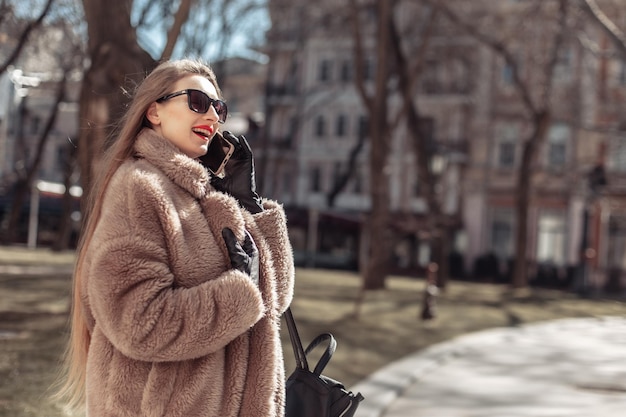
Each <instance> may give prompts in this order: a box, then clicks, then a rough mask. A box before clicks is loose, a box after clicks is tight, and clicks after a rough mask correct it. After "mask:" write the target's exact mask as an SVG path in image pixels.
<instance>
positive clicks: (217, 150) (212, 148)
mask: <svg viewBox="0 0 626 417" xmlns="http://www.w3.org/2000/svg"><path fill="white" fill-rule="evenodd" d="M234 151H235V146H234V145H233V144H232V143H230V142H229V141H227V140H226V139H224V137H223V136H222V134H221V133H220V132H216V133H215V136H213V139H211V142H210V143H209V150H208V151H207V153H206V154H205V155H203V156H201V157H200V162H202V164H203V165H204V166H206V167H207V168H208V170H209V171H210V172H211V174H213V175H215V176H217V177H219V178H224V175H225V174H226V172H225V170H224V167H225V166H226V163H227V162H228V160H229V159H230V157H231V156H232V154H233V152H234Z"/></svg>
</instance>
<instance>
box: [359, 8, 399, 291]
mask: <svg viewBox="0 0 626 417" xmlns="http://www.w3.org/2000/svg"><path fill="white" fill-rule="evenodd" d="M390 12H391V0H379V1H378V28H377V33H378V35H377V36H378V39H377V46H376V61H377V67H376V93H375V100H374V103H373V105H372V106H371V107H370V108H371V110H373V111H371V112H370V158H369V160H370V176H369V177H370V198H371V202H372V208H371V213H370V217H369V222H368V225H367V229H366V232H367V233H368V234H369V239H368V241H369V242H370V248H369V251H368V253H369V256H368V259H367V263H366V270H365V271H362V274H363V289H364V290H374V289H380V288H384V287H385V278H386V276H387V273H388V267H389V265H388V263H389V259H390V258H391V253H392V239H391V230H390V228H389V176H388V173H387V171H388V170H387V169H386V164H387V159H388V155H389V130H388V125H387V104H388V88H387V85H388V81H389V80H388V76H389V68H388V62H389V59H388V51H389V27H388V26H389V19H391V13H390Z"/></svg>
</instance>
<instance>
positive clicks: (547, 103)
mask: <svg viewBox="0 0 626 417" xmlns="http://www.w3.org/2000/svg"><path fill="white" fill-rule="evenodd" d="M428 1H429V3H431V4H432V6H433V7H436V8H438V9H439V10H440V11H441V12H442V13H443V14H444V15H445V16H446V17H447V18H448V19H449V20H450V21H451V22H453V23H454V24H456V25H458V26H459V27H460V28H462V29H463V30H464V31H466V32H467V33H468V34H470V35H471V36H473V37H474V38H475V39H477V40H478V41H479V42H481V43H482V44H484V45H486V46H487V47H489V48H490V49H491V50H492V51H493V52H494V53H496V54H497V55H498V56H500V57H501V59H503V60H504V62H505V63H506V65H508V67H509V68H510V70H511V73H512V78H513V83H514V86H515V89H516V92H517V95H518V97H519V100H520V102H521V103H522V106H523V109H524V112H525V114H526V119H527V120H528V122H529V123H530V125H531V129H530V134H529V135H528V137H526V138H525V139H524V140H523V144H522V149H523V150H522V160H521V163H520V166H519V168H518V173H517V187H516V203H515V212H516V214H517V216H516V223H517V228H516V230H517V234H516V238H515V265H514V271H513V278H512V285H513V286H514V287H524V286H526V285H527V283H528V277H527V252H528V246H527V243H528V210H529V203H530V200H531V195H532V191H533V183H532V179H533V166H534V164H535V161H536V158H537V154H538V151H539V148H540V146H541V144H542V143H543V142H544V141H545V138H546V135H547V132H548V129H549V127H550V124H551V121H552V102H551V100H550V99H551V96H552V90H553V81H554V78H555V77H554V72H555V67H556V64H557V60H558V53H559V51H560V49H561V48H562V46H563V42H564V37H565V33H566V30H567V17H568V10H569V4H568V2H567V1H566V0H559V1H558V2H557V3H556V4H557V11H558V12H557V13H556V16H557V22H556V23H555V24H552V25H535V26H534V27H535V28H537V30H545V31H546V33H545V34H544V36H546V37H547V36H551V38H548V39H549V41H547V42H544V43H543V45H533V47H536V48H537V49H536V50H533V54H534V55H535V57H536V60H535V61H534V64H536V65H535V67H534V68H535V71H533V74H531V73H530V72H529V71H526V72H525V73H522V71H521V65H520V57H519V56H520V55H517V54H516V52H517V51H515V49H514V48H520V47H519V45H517V46H516V45H515V41H516V40H515V39H498V38H497V37H496V36H495V35H494V34H493V33H494V32H495V33H497V32H498V31H496V30H491V31H490V32H486V31H483V30H482V28H479V27H478V26H477V25H475V24H474V23H473V22H470V21H468V20H465V19H463V18H461V17H460V14H459V13H456V12H455V11H453V9H452V8H451V7H449V5H448V4H449V2H437V1H433V0H428ZM457 4H458V3H457ZM554 4H555V2H552V1H550V2H548V1H541V2H534V4H532V5H529V6H528V8H529V9H528V10H527V11H528V14H527V15H526V16H529V15H533V16H537V15H539V16H541V15H542V14H541V11H542V8H543V7H545V8H547V9H549V10H552V7H553V5H554ZM547 15H551V13H544V14H543V16H547ZM519 27H521V25H520V26H519ZM542 28H543V29H542ZM491 29H493V28H491ZM518 36H519V37H520V38H521V37H522V34H520V33H518ZM539 48H541V49H539ZM526 57H528V55H526ZM534 75H537V77H534Z"/></svg>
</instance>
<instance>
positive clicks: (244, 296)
mask: <svg viewBox="0 0 626 417" xmlns="http://www.w3.org/2000/svg"><path fill="white" fill-rule="evenodd" d="M220 94H221V93H220V90H219V87H218V84H217V81H216V78H215V76H214V74H213V72H212V70H211V69H210V68H209V67H207V66H206V65H204V64H202V63H200V62H196V61H192V60H181V61H171V62H165V63H163V64H161V65H159V66H158V67H157V68H156V69H155V70H154V71H153V72H152V73H151V74H150V75H148V77H147V78H146V79H145V80H144V81H143V82H142V83H141V85H140V86H139V87H138V89H137V91H136V94H135V96H134V99H133V101H132V103H131V104H130V107H129V109H128V112H127V113H126V115H125V118H124V120H123V121H122V125H121V130H120V133H119V136H118V138H117V141H116V143H115V144H114V145H113V146H112V148H111V149H110V152H109V158H108V162H107V163H106V164H105V168H104V169H103V170H102V175H101V178H100V179H99V182H98V184H97V186H96V188H95V192H94V194H93V196H94V197H93V198H92V201H91V204H90V207H91V210H90V212H89V217H88V222H87V224H86V227H85V230H84V232H83V235H82V239H81V244H80V247H79V251H78V258H77V265H76V270H75V274H74V294H73V313H72V332H71V340H70V343H69V348H68V355H67V362H68V372H67V374H68V375H67V380H66V383H65V386H64V389H63V390H62V393H63V394H65V395H68V394H69V396H70V398H71V401H70V403H71V404H72V405H73V406H76V405H79V406H80V405H81V403H85V405H86V409H87V415H88V416H89V417H118V416H119V417H122V416H124V417H130V416H132V417H140V416H141V417H156V416H159V417H160V416H167V417H176V416H185V417H209V416H220V417H227V416H232V417H235V416H255V417H262V416H282V415H283V413H284V410H283V408H284V380H285V378H284V369H283V358H282V350H281V344H280V335H279V324H280V317H281V314H282V313H283V311H284V310H285V309H286V308H287V307H288V305H289V303H290V302H291V298H292V292H293V276H294V270H293V258H292V252H291V246H290V244H289V240H288V237H287V228H286V220H285V215H284V212H283V210H282V208H281V207H280V206H279V205H278V204H277V203H276V202H272V201H268V200H261V199H259V198H258V195H257V194H256V192H255V190H254V164H253V161H252V154H251V152H250V149H249V146H248V145H247V142H246V141H245V138H243V137H241V138H240V139H239V140H238V139H237V138H236V137H234V136H233V135H228V134H227V133H225V134H224V136H225V137H226V138H229V141H231V142H232V143H233V144H234V145H235V146H236V150H235V153H234V154H233V156H232V157H231V160H230V162H229V163H228V165H227V175H226V177H225V178H223V179H218V178H217V177H214V178H211V174H210V173H209V172H208V171H207V170H206V169H205V167H204V166H203V165H202V163H201V162H200V161H199V159H198V158H199V157H200V156H202V155H203V154H204V153H205V152H207V148H208V144H209V143H210V141H211V140H213V138H214V135H215V134H216V131H217V128H218V125H219V123H220V122H223V121H224V120H225V118H226V105H225V104H224V103H223V102H222V101H221V100H219V97H220ZM256 260H258V261H259V262H255V261H256ZM255 264H257V265H258V269H259V270H258V272H257V271H256V269H255V267H254V266H255Z"/></svg>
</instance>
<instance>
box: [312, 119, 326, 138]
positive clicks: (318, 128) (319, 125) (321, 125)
mask: <svg viewBox="0 0 626 417" xmlns="http://www.w3.org/2000/svg"><path fill="white" fill-rule="evenodd" d="M325 134H326V119H325V118H324V116H321V115H320V116H317V118H316V119H315V136H317V137H318V138H321V137H324V135H325Z"/></svg>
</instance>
